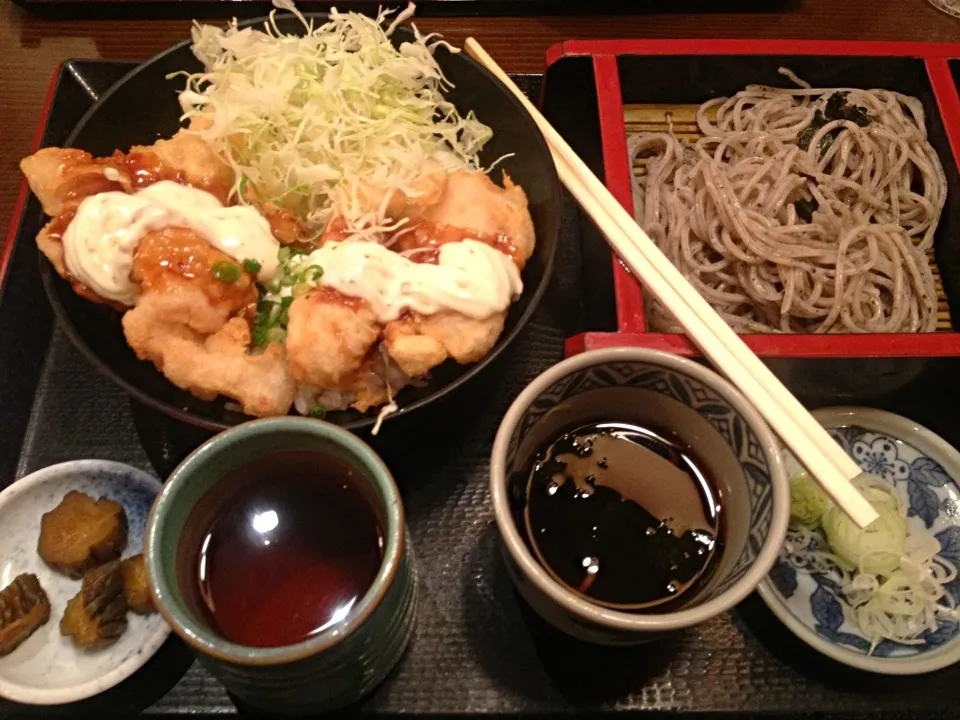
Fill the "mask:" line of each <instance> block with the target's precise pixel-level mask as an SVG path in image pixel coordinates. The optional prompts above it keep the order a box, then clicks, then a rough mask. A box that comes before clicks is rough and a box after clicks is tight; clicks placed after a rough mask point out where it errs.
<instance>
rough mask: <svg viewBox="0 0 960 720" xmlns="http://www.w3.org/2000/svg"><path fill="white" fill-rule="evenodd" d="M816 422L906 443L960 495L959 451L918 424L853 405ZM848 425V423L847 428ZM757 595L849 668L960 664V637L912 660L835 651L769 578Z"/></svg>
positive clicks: (917, 670) (925, 668)
mask: <svg viewBox="0 0 960 720" xmlns="http://www.w3.org/2000/svg"><path fill="white" fill-rule="evenodd" d="M813 416H814V417H815V418H816V419H817V420H818V421H819V422H820V423H821V424H823V426H824V427H826V428H833V427H840V426H841V425H842V424H856V425H857V426H858V427H862V428H863V429H865V430H870V431H871V432H879V433H886V434H890V435H894V437H895V438H896V439H898V440H902V441H904V442H906V443H907V444H908V445H911V446H913V447H914V448H916V449H917V450H919V451H921V452H923V453H924V454H926V455H928V456H930V457H932V458H933V459H934V460H936V461H937V462H938V463H940V464H941V466H942V467H943V468H944V470H946V471H947V473H948V474H949V475H950V479H951V481H952V482H953V484H954V485H955V486H957V488H958V489H960V451H958V450H957V449H956V448H954V447H953V446H952V445H951V444H950V443H948V442H947V441H946V440H944V439H943V438H941V437H940V436H939V435H937V434H936V433H935V432H933V431H932V430H930V429H928V428H926V427H924V426H923V425H921V424H920V423H917V422H914V421H913V420H910V419H909V418H906V417H904V416H902V415H897V414H896V413H892V412H888V411H886V410H877V409H874V408H870V407H861V406H854V405H837V406H831V407H825V408H820V409H818V410H814V411H813ZM854 418H855V419H854ZM844 420H846V421H847V422H846V423H844ZM944 460H946V462H944ZM757 592H758V593H759V595H760V598H761V599H762V600H763V602H764V603H765V604H766V606H767V607H768V608H769V609H770V612H772V613H773V614H774V615H775V616H776V617H777V619H778V620H779V621H780V622H782V623H783V624H784V625H785V626H786V627H787V629H788V630H790V632H792V633H793V634H794V635H795V636H796V637H797V638H798V639H799V640H801V641H803V642H804V643H806V644H807V645H809V646H810V647H812V648H813V649H814V650H816V651H818V652H820V653H822V654H823V655H826V656H827V657H829V658H831V659H832V660H836V661H837V662H839V663H842V664H844V665H847V666H848V667H852V668H856V669H857V670H863V671H865V672H873V673H878V674H881V675H921V674H924V673H929V672H934V671H935V670H941V669H943V668H945V667H948V666H950V665H953V664H954V663H956V662H958V661H960V633H958V634H957V635H955V636H954V637H953V638H952V639H950V640H949V641H947V642H946V643H944V644H943V645H942V646H941V647H939V648H937V649H936V650H932V651H931V652H929V653H922V654H919V655H911V656H909V657H872V656H868V655H863V654H861V653H858V652H855V651H853V650H849V649H847V648H845V647H843V646H840V645H835V644H834V643H832V642H829V641H828V640H825V639H823V638H822V637H820V636H819V635H817V633H815V632H814V631H813V630H811V629H810V628H808V627H807V626H806V625H805V624H804V623H803V622H802V621H801V620H800V619H799V618H797V617H796V616H795V615H794V614H793V613H792V612H790V610H789V609H788V608H787V606H786V603H784V602H783V601H782V600H781V599H780V593H779V592H778V591H777V590H776V588H775V587H774V586H773V583H772V581H771V580H770V576H769V574H768V575H767V576H766V577H765V578H764V579H763V581H762V582H761V583H760V585H759V586H758V587H757Z"/></svg>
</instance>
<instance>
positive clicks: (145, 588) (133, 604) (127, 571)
mask: <svg viewBox="0 0 960 720" xmlns="http://www.w3.org/2000/svg"><path fill="white" fill-rule="evenodd" d="M123 595H124V597H125V598H126V599H127V605H129V606H130V609H131V610H133V611H134V612H135V613H140V614H141V615H146V614H148V613H152V612H156V608H155V607H154V605H153V597H152V596H151V595H150V576H149V575H147V561H146V559H145V558H144V557H143V554H140V555H134V556H133V557H130V558H127V559H126V560H124V561H123Z"/></svg>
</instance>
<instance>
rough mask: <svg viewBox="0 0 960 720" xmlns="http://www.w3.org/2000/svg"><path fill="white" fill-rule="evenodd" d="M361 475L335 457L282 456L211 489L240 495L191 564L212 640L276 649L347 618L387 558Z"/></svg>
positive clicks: (225, 507)
mask: <svg viewBox="0 0 960 720" xmlns="http://www.w3.org/2000/svg"><path fill="white" fill-rule="evenodd" d="M357 474H358V471H357V470H356V469H355V468H353V467H352V466H351V465H350V464H349V463H347V462H346V461H344V460H342V459H340V458H338V457H335V456H333V455H328V454H326V453H321V452H313V451H287V452H281V453H277V454H274V455H270V456H267V457H263V458H260V459H258V460H255V461H253V462H251V463H249V464H247V465H245V466H244V467H242V468H240V469H239V470H237V471H236V472H235V475H234V477H231V478H229V479H226V480H224V481H223V482H222V483H220V484H219V485H218V486H215V487H214V488H213V490H212V491H211V492H217V491H218V489H219V490H220V492H223V488H225V487H233V488H238V489H237V491H236V492H235V493H233V494H232V495H231V496H230V497H229V499H228V500H227V501H226V502H224V503H223V504H222V505H221V506H220V508H219V509H218V510H217V511H216V512H215V514H214V519H213V522H212V523H210V524H208V526H207V527H208V529H207V530H206V532H202V534H201V537H202V540H201V543H200V549H199V554H198V556H197V560H196V568H197V569H196V582H198V583H199V586H200V596H201V598H202V604H203V608H204V610H205V613H206V615H207V616H208V620H209V621H210V622H211V624H212V626H213V627H214V629H215V630H217V631H218V632H219V633H220V634H221V635H223V636H224V637H225V638H227V639H228V640H232V641H233V642H236V643H240V644H241V645H248V646H255V647H279V646H283V645H292V644H294V643H298V642H301V641H303V640H306V639H308V638H310V637H311V636H313V635H315V634H316V633H318V632H320V631H322V630H325V629H326V628H328V627H331V626H332V625H335V624H336V623H338V622H340V621H341V620H343V619H344V618H345V617H346V616H347V614H348V613H349V611H350V609H351V608H352V607H353V606H354V605H355V604H356V603H357V602H359V600H360V598H361V597H363V595H364V594H365V593H366V591H367V590H368V589H369V588H370V586H371V584H372V583H373V580H374V578H375V577H376V574H377V571H378V570H379V568H380V562H381V558H382V554H383V533H382V531H381V527H380V523H379V521H378V518H377V514H376V512H375V511H374V508H373V506H372V505H371V504H370V503H369V502H368V501H367V498H366V497H365V496H364V495H363V493H362V492H361V491H360V489H358V487H357ZM199 507H200V505H199V504H198V509H199Z"/></svg>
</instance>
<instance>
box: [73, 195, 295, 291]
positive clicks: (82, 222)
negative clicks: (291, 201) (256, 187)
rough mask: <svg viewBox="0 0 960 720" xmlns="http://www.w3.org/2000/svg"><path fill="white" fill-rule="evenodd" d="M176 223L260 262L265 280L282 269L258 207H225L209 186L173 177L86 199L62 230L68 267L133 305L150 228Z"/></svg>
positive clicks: (88, 282) (223, 248)
mask: <svg viewBox="0 0 960 720" xmlns="http://www.w3.org/2000/svg"><path fill="white" fill-rule="evenodd" d="M173 226H176V227H187V228H190V229H191V230H194V231H195V232H197V233H198V234H199V235H201V236H202V237H203V238H204V239H205V240H206V241H207V242H209V243H210V244H211V245H213V246H214V247H215V248H217V249H218V250H221V251H222V252H223V253H225V254H227V255H229V256H230V257H232V258H233V259H234V260H236V261H237V262H238V263H242V262H243V261H244V260H248V259H249V260H255V261H256V262H258V263H260V271H259V272H258V273H257V277H258V279H259V280H260V281H261V282H269V281H271V280H272V279H273V277H274V275H275V274H276V272H277V268H278V261H277V251H278V250H279V249H280V244H279V243H278V242H277V240H276V239H275V238H274V237H273V234H272V233H271V232H270V223H269V222H267V219H266V218H264V217H263V215H261V214H260V213H259V212H258V211H257V210H256V209H254V208H252V207H248V206H244V205H236V206H230V207H224V206H223V204H221V202H220V201H219V200H217V198H215V197H214V196H213V195H211V194H210V193H208V192H205V191H203V190H198V189H197V188H192V187H187V186H186V185H180V184H179V183H175V182H171V181H169V180H163V181H161V182H158V183H155V184H153V185H149V186H147V187H146V188H144V189H143V190H140V191H138V192H136V193H133V194H129V193H123V192H103V193H99V194H97V195H91V196H90V197H88V198H86V199H85V200H83V202H81V203H80V206H79V207H78V208H77V214H76V216H75V217H74V218H73V220H72V221H71V223H70V224H69V225H68V226H67V229H66V231H65V232H64V233H63V238H62V242H63V251H64V260H65V262H66V266H67V269H68V270H69V271H70V273H71V274H72V275H73V276H74V277H76V278H77V279H78V280H79V281H80V282H82V283H83V284H84V285H86V286H87V287H89V288H90V289H91V290H93V291H94V292H95V293H96V294H97V295H99V296H100V297H102V298H106V299H107V300H113V301H115V302H119V303H123V304H124V305H133V304H134V303H135V302H136V299H137V295H138V293H139V288H138V287H137V285H136V284H135V283H133V282H131V280H130V271H131V269H132V268H133V254H134V251H135V250H136V249H137V245H138V244H139V243H140V240H142V239H143V236H144V235H146V234H147V233H149V232H152V231H154V230H162V229H163V228H166V227H173Z"/></svg>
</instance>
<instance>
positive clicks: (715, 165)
mask: <svg viewBox="0 0 960 720" xmlns="http://www.w3.org/2000/svg"><path fill="white" fill-rule="evenodd" d="M781 73H783V74H784V75H786V76H787V77H789V78H790V79H791V80H793V81H794V82H796V83H797V84H798V85H799V86H800V87H798V88H796V89H781V88H772V87H765V86H758V85H754V86H749V87H747V89H746V90H743V91H742V92H739V93H737V94H736V95H735V96H734V97H732V98H729V99H727V98H718V99H715V100H710V101H708V102H706V103H704V104H703V105H701V106H700V109H699V111H698V112H697V124H698V125H699V127H700V131H701V132H702V133H703V135H704V136H705V137H703V138H702V139H700V140H698V141H696V142H695V143H693V144H689V143H682V142H681V141H680V140H678V139H677V137H676V136H675V135H674V134H673V133H672V132H669V133H641V134H637V135H633V136H631V137H630V138H629V148H630V156H631V160H633V161H635V160H636V159H637V158H638V157H645V156H650V159H649V161H648V164H647V173H646V175H645V176H644V177H641V178H637V179H635V181H634V202H635V207H636V213H637V220H638V222H640V224H641V225H642V226H643V228H644V229H645V230H646V231H647V233H648V234H649V235H650V237H651V238H653V239H654V241H655V242H656V243H657V244H658V245H659V246H660V248H661V250H663V251H664V252H665V253H666V254H667V256H668V257H669V258H670V259H671V261H672V262H674V263H675V264H676V265H677V267H678V268H679V269H680V270H681V271H682V272H683V274H684V275H685V276H686V277H687V279H688V280H690V282H691V283H693V285H694V287H696V288H697V290H698V291H699V292H700V293H701V294H702V295H703V296H704V297H705V298H706V299H707V300H708V301H709V302H710V304H711V305H713V307H714V308H716V310H717V311H718V312H719V313H720V314H721V315H722V316H723V317H724V318H725V319H726V320H727V322H729V323H730V325H731V326H733V328H734V329H735V330H737V331H739V332H871V333H884V332H915V331H930V330H934V329H935V326H936V322H937V313H936V302H937V301H936V291H935V288H934V281H933V276H932V274H931V271H930V264H929V262H928V260H927V256H926V253H927V251H928V250H929V249H930V248H931V247H932V245H933V235H934V231H935V230H936V227H937V222H938V221H939V219H940V214H941V212H942V210H943V206H944V202H945V200H946V192H947V190H946V178H945V176H944V173H943V168H942V166H941V164H940V160H939V158H938V157H937V154H936V152H935V151H934V149H933V147H931V145H930V143H929V142H928V141H927V133H926V127H925V123H924V112H923V106H922V105H921V103H920V101H919V100H917V99H916V98H913V97H908V96H905V95H900V94H898V93H895V92H890V91H887V90H857V89H853V88H832V89H818V88H811V87H810V86H809V85H808V84H807V83H804V82H803V81H801V80H800V79H799V78H797V77H796V76H794V75H793V73H791V72H790V71H789V70H785V69H781ZM712 108H716V110H717V115H716V122H715V123H714V122H711V121H710V120H709V111H710V110H711V109H712ZM648 319H649V320H650V322H651V325H652V327H653V328H654V329H657V330H661V331H667V332H674V331H679V330H680V328H679V327H678V326H677V325H676V322H675V321H674V320H673V318H672V317H670V316H669V315H668V314H667V313H666V311H665V310H664V309H663V308H662V307H661V306H660V305H659V303H653V304H652V308H651V310H650V311H649V314H648Z"/></svg>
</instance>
